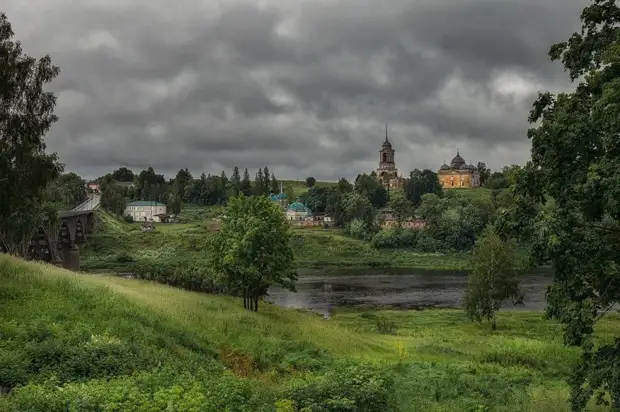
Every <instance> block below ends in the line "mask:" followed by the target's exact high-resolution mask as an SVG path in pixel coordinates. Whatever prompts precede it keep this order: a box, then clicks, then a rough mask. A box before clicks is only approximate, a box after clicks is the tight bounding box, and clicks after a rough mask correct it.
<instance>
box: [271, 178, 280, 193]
mask: <svg viewBox="0 0 620 412" xmlns="http://www.w3.org/2000/svg"><path fill="white" fill-rule="evenodd" d="M271 193H274V194H276V193H280V182H278V179H276V175H274V174H273V173H271Z"/></svg>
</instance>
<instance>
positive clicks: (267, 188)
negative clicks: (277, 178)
mask: <svg viewBox="0 0 620 412" xmlns="http://www.w3.org/2000/svg"><path fill="white" fill-rule="evenodd" d="M269 176H271V174H270V173H269V168H268V167H267V166H265V167H264V168H263V194H264V195H265V196H267V195H269V192H270V191H271V180H270V179H269Z"/></svg>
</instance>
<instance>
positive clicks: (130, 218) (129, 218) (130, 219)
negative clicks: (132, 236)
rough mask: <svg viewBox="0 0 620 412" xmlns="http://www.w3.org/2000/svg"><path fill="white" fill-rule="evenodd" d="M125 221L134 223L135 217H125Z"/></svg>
mask: <svg viewBox="0 0 620 412" xmlns="http://www.w3.org/2000/svg"><path fill="white" fill-rule="evenodd" d="M123 220H124V221H125V222H127V223H133V216H130V215H124V216H123Z"/></svg>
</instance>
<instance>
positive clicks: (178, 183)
mask: <svg viewBox="0 0 620 412" xmlns="http://www.w3.org/2000/svg"><path fill="white" fill-rule="evenodd" d="M193 179H194V178H193V177H192V174H191V173H190V171H189V170H188V169H187V168H185V169H179V171H178V172H177V175H176V177H175V178H174V185H173V188H172V190H173V192H174V193H172V197H173V199H175V201H174V204H175V205H177V204H179V207H178V208H179V211H178V212H174V213H179V212H180V211H181V210H180V208H181V207H182V203H183V202H186V201H187V198H188V197H187V191H188V189H189V185H190V183H191V182H192V180H193ZM175 207H176V206H175Z"/></svg>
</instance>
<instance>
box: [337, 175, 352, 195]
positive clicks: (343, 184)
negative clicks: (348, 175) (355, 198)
mask: <svg viewBox="0 0 620 412" xmlns="http://www.w3.org/2000/svg"><path fill="white" fill-rule="evenodd" d="M338 190H339V191H340V193H342V194H345V193H349V192H351V191H352V190H353V185H352V184H351V183H349V181H348V180H347V179H345V178H344V177H341V178H340V180H339V181H338Z"/></svg>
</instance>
